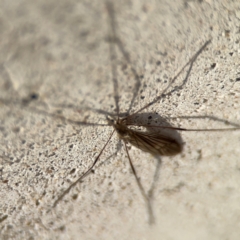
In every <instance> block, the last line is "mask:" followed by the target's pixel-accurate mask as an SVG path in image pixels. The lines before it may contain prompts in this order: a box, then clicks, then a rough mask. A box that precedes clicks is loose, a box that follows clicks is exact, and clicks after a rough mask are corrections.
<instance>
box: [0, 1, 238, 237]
mask: <svg viewBox="0 0 240 240" xmlns="http://www.w3.org/2000/svg"><path fill="white" fill-rule="evenodd" d="M115 11H116V16H117V20H118V28H116V31H117V33H118V35H119V36H120V37H121V39H122V41H123V44H124V47H125V49H126V51H127V52H128V53H129V56H130V58H131V62H132V67H133V68H134V69H136V71H137V72H138V74H139V75H142V76H143V77H142V78H141V88H140V91H139V93H138V96H137V100H136V101H135V103H134V106H133V108H132V110H137V109H139V108H140V107H141V106H144V104H146V103H148V102H149V101H151V100H152V99H153V98H154V97H155V96H156V95H157V94H160V93H161V90H162V89H163V88H164V87H165V86H166V84H167V83H168V82H169V80H170V79H171V78H173V77H174V76H175V75H176V74H177V73H178V71H179V70H180V69H181V67H182V66H183V65H184V64H185V63H187V61H188V60H189V59H190V58H191V57H192V56H193V55H194V53H196V52H197V51H198V50H199V49H200V47H201V46H202V45H203V44H204V43H205V42H206V41H207V40H209V39H212V42H211V44H209V45H208V46H207V48H206V49H205V50H204V51H203V52H202V53H201V54H200V55H199V57H198V58H197V60H196V61H195V62H194V65H193V68H192V69H191V71H190V75H189V76H188V78H187V83H186V85H185V86H184V87H183V89H181V90H180V91H176V92H175V93H174V94H172V95H171V96H170V97H168V98H164V99H163V100H161V101H159V102H158V103H157V104H155V105H153V106H151V107H150V108H149V109H148V110H147V111H146V112H149V113H150V115H151V116H152V115H154V114H153V113H158V114H159V115H161V116H165V117H177V116H204V115H205V116H206V115H214V116H216V117H218V118H222V119H225V120H228V121H232V122H236V123H240V80H239V79H240V58H239V54H240V52H239V51H240V50H239V41H240V31H239V28H240V4H239V1H237V0H236V1H217V0H216V1H214V0H213V1H153V0H152V1H131V0H129V1H127V0H126V1H124V0H123V1H117V3H116V4H115ZM108 25H109V19H108V15H107V11H106V7H105V4H104V2H102V1H76V0H70V1H69V0H66V1H64V0H61V1H56V0H46V1H45V0H35V1H29V0H25V1H24V0H21V1H3V0H1V1H0V32H1V40H0V97H1V102H0V116H1V117H0V119H1V121H0V159H1V162H0V164H1V167H0V170H1V182H0V219H1V222H0V235H1V237H0V238H1V239H184V240H187V239H191V240H192V239H196V240H198V239H211V240H214V239H217V240H220V239H231V240H233V239H239V236H240V221H239V219H240V172H239V169H240V162H239V156H240V131H232V132H214V133H211V132H184V133H181V135H182V138H183V141H184V142H185V145H184V151H183V152H182V153H181V154H179V155H177V156H174V157H163V158H162V165H161V168H160V170H159V172H158V180H157V182H155V188H154V191H153V194H154V198H153V201H152V207H153V211H154V216H155V219H156V223H155V225H153V226H150V225H149V224H148V211H147V208H146V205H145V203H144V200H143V198H142V196H141V194H140V192H139V189H138V187H137V185H136V182H135V179H134V177H133V175H132V173H131V171H130V167H129V164H128V160H127V156H126V152H125V150H124V148H123V147H122V146H121V145H120V144H117V143H118V141H117V137H116V136H115V137H114V138H113V139H112V140H111V142H110V144H109V146H108V147H107V148H106V150H105V151H104V153H103V154H102V156H101V161H100V162H99V165H100V166H99V167H98V168H97V169H96V170H95V173H94V174H91V175H90V176H88V178H86V179H85V180H84V182H82V183H81V184H78V185H77V186H76V187H75V188H74V189H73V190H72V191H71V192H70V193H69V194H68V195H67V196H65V198H64V199H63V200H62V201H61V202H60V203H59V205H58V206H57V207H56V208H55V209H52V205H53V202H54V200H55V199H56V198H57V196H59V194H60V193H61V192H62V191H63V190H64V189H66V188H67V187H68V186H69V184H70V183H71V182H72V181H74V180H75V179H77V177H78V176H80V175H81V174H82V173H83V172H84V171H86V169H87V168H88V167H89V166H90V165H91V163H92V162H93V160H94V158H95V157H96V156H97V154H98V153H99V151H100V150H101V148H102V146H103V144H104V143H105V141H106V140H107V139H108V136H109V135H110V132H111V128H110V127H97V126H88V127H86V126H82V125H73V124H70V123H69V122H66V121H64V120H61V119H59V118H56V117H53V116H51V113H57V114H59V115H61V116H64V117H65V118H68V119H72V120H78V121H86V122H95V123H105V116H104V115H103V114H100V113H99V112H96V111H91V110H87V109H86V107H90V108H95V109H102V110H104V111H107V112H113V111H114V108H115V107H114V101H113V87H112V83H111V70H110V69H111V68H110V66H111V65H110V61H109V56H108V50H109V41H107V39H108V32H109V31H108V29H109V28H108ZM130 67H131V66H130V64H127V63H126V61H125V60H124V58H123V57H122V55H121V53H120V52H119V51H118V53H117V68H118V75H117V79H118V80H119V82H120V84H119V88H118V90H119V93H120V109H121V111H125V110H127V109H128V107H129V103H130V100H131V98H132V93H133V91H134V86H135V85H134V83H135V82H134V77H133V74H132V72H131V70H130ZM188 69H189V66H188V67H187V68H186V69H185V70H184V71H183V72H182V73H181V74H180V76H179V77H178V78H177V81H176V85H178V84H180V83H181V82H182V81H183V80H184V79H185V77H186V74H187V70H188ZM32 93H36V94H38V96H39V98H38V100H35V101H32V102H31V101H30V102H29V103H28V104H25V105H23V104H21V102H22V100H23V99H26V98H27V97H28V96H29V95H30V94H32ZM64 105H65V106H66V105H71V106H73V105H74V106H77V109H76V108H65V107H64ZM37 109H38V110H37ZM39 109H41V110H42V112H40V111H39ZM43 111H45V113H44V112H43ZM154 116H156V114H155V115H154ZM172 124H175V125H176V126H182V127H187V128H207V127H208V128H222V127H226V125H224V124H222V123H220V122H218V121H210V120H207V119H205V120H204V119H180V118H178V119H177V120H176V121H172ZM227 127H231V126H230V125H228V126H227ZM116 150H118V151H117V154H115V155H113V156H112V157H110V158H109V156H111V155H112V154H114V153H115V152H116ZM130 155H131V157H132V159H133V162H134V164H135V167H136V169H137V172H138V175H139V177H140V178H141V181H142V183H143V185H144V187H145V189H146V192H147V191H148V190H149V189H150V187H151V184H152V181H153V176H154V172H155V170H156V160H155V159H154V158H153V157H152V156H150V155H149V154H147V153H143V152H141V151H140V150H138V149H136V148H133V147H132V148H131V149H130Z"/></svg>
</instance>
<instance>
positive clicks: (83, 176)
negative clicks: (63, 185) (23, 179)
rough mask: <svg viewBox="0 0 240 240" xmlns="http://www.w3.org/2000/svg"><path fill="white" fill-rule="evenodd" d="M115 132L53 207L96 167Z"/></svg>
mask: <svg viewBox="0 0 240 240" xmlns="http://www.w3.org/2000/svg"><path fill="white" fill-rule="evenodd" d="M114 132H115V130H113V131H112V133H111V135H110V137H109V138H108V140H107V142H106V143H105V145H104V146H103V148H102V150H101V151H100V153H99V154H98V156H97V157H96V159H95V160H94V162H93V164H92V166H91V167H90V168H89V169H88V170H87V171H86V172H85V173H84V174H83V175H82V176H81V177H79V178H78V179H77V180H76V181H75V182H73V183H72V184H71V185H70V186H69V187H68V188H67V189H66V190H65V191H64V192H63V193H62V194H61V195H60V196H59V197H58V198H57V200H56V201H55V202H54V204H53V208H55V207H56V206H57V204H58V203H59V202H60V201H61V200H62V199H63V197H64V196H65V195H66V194H68V193H69V191H70V190H71V189H72V188H73V187H74V186H76V184H77V183H78V182H80V181H81V180H82V179H83V178H85V177H86V176H87V175H88V174H89V173H90V172H91V171H92V169H93V168H94V166H95V165H96V163H97V162H98V160H99V158H100V156H101V155H102V153H103V151H104V149H105V148H106V146H107V145H108V143H109V141H110V139H111V138H112V135H113V133H114Z"/></svg>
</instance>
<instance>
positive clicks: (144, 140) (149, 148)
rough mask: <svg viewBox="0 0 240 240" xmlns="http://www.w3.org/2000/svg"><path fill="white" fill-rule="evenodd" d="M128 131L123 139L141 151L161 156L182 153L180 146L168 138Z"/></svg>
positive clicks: (156, 134)
mask: <svg viewBox="0 0 240 240" xmlns="http://www.w3.org/2000/svg"><path fill="white" fill-rule="evenodd" d="M128 130H129V132H128V137H125V138H124V140H126V141H127V142H129V143H130V144H132V145H133V146H135V147H137V148H139V149H141V150H142V151H145V152H149V153H151V154H153V155H162V156H173V155H176V154H178V153H180V152H181V151H182V145H181V144H180V143H178V142H177V141H176V140H175V139H173V138H171V137H169V136H165V135H163V134H159V133H148V132H139V131H134V130H131V129H128Z"/></svg>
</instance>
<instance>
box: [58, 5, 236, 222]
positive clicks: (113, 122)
mask: <svg viewBox="0 0 240 240" xmlns="http://www.w3.org/2000/svg"><path fill="white" fill-rule="evenodd" d="M106 9H107V13H108V16H109V19H110V33H111V34H110V37H109V39H108V41H109V53H110V54H109V58H110V61H111V75H112V82H113V89H114V100H115V106H116V114H112V116H107V117H106V121H107V125H108V126H111V127H113V130H112V132H111V134H110V136H109V138H108V140H107V141H106V143H105V144H104V146H103V147H102V149H101V151H100V152H99V154H98V155H97V157H96V158H95V160H94V161H93V163H92V165H91V166H90V167H89V168H88V170H87V171H86V172H85V173H83V174H82V175H81V176H80V177H79V178H78V179H77V180H76V181H74V182H73V183H72V184H71V185H70V186H69V187H68V188H67V189H66V190H64V191H63V192H62V193H61V194H60V196H59V197H58V198H57V199H56V200H55V202H54V204H53V208H55V207H56V206H57V204H58V203H59V202H60V201H61V200H62V199H63V198H64V196H65V195H66V194H68V193H69V191H70V190H71V189H72V188H73V187H74V186H76V184H78V183H79V182H81V181H82V180H83V179H84V178H85V177H86V176H87V175H89V174H90V173H91V172H92V171H93V169H94V167H95V165H96V163H97V162H98V161H99V159H100V156H101V155H102V153H103V151H104V150H105V148H106V146H107V145H108V143H109V142H110V140H111V138H112V136H113V134H114V133H115V132H116V133H117V135H118V137H119V139H120V140H122V141H123V143H124V146H125V150H126V153H127V157H128V160H129V164H130V167H131V170H132V172H133V174H134V176H135V179H136V182H137V185H138V187H139V189H140V191H141V194H142V195H143V198H144V199H145V201H146V203H147V206H148V210H149V215H150V218H151V219H152V220H150V222H154V220H153V213H152V207H151V204H150V200H149V196H148V195H147V194H146V193H145V191H144V188H143V186H142V184H141V182H140V180H139V178H138V176H137V173H136V170H135V168H134V165H133V163H132V160H131V157H130V155H129V150H128V148H127V144H130V145H132V146H134V147H136V148H138V149H140V150H142V151H144V152H147V153H150V154H151V155H153V156H156V157H157V156H174V155H176V154H179V153H181V152H182V150H183V144H182V143H181V141H179V140H178V139H176V138H175V137H173V136H172V135H168V134H166V133H163V132H158V131H151V132H149V131H143V130H137V129H135V128H131V126H132V125H134V124H132V123H130V121H129V119H131V118H133V117H134V116H137V114H138V113H139V112H141V111H143V110H145V109H147V108H148V107H149V106H152V105H153V104H155V103H156V102H158V101H159V100H160V99H162V98H164V97H166V96H169V95H171V94H172V93H173V92H174V91H175V90H172V91H169V89H170V87H171V86H172V84H173V83H174V82H175V80H176V79H177V78H178V76H179V75H180V74H181V73H182V71H183V70H184V69H185V68H186V67H187V66H189V70H188V73H187V76H186V78H185V80H184V81H183V83H182V84H181V85H180V86H178V89H181V88H182V87H183V86H184V85H185V84H186V80H187V78H188V75H189V73H190V71H191V69H192V66H193V63H194V61H195V60H196V59H197V57H198V55H199V54H200V53H201V52H202V51H203V50H204V49H205V48H206V47H207V46H208V44H210V42H211V41H210V40H208V41H206V43H205V44H204V45H203V46H202V47H201V48H200V49H199V50H198V51H197V52H196V53H195V54H194V55H193V57H192V58H190V60H189V61H188V62H187V63H186V64H185V65H184V66H183V67H182V68H181V70H180V71H179V72H178V74H177V75H176V76H175V77H174V78H172V79H171V81H170V82H169V84H168V85H167V87H166V88H165V89H164V90H163V91H162V92H161V94H160V95H159V96H157V97H155V99H154V100H153V101H151V102H150V103H148V104H147V105H145V106H144V107H142V108H141V109H139V110H137V111H135V112H134V113H131V114H130V113H129V111H130V109H131V106H132V104H133V102H134V100H135V98H136V94H135V93H134V94H133V98H132V101H131V103H130V107H129V110H128V111H127V114H126V115H127V116H125V117H120V115H122V114H120V108H119V94H118V81H117V69H116V66H115V64H114V62H115V59H116V53H115V51H116V49H115V47H116V46H117V47H118V48H119V50H120V52H121V53H122V55H123V58H124V59H125V61H126V62H127V63H128V64H129V65H131V61H130V57H129V55H128V54H127V52H126V50H125V49H124V47H123V44H122V42H121V40H120V38H119V36H117V33H116V26H117V23H116V19H115V13H114V6H113V3H111V2H109V1H107V2H106ZM131 71H132V73H133V75H134V77H135V80H136V82H139V81H140V77H139V75H138V74H137V72H136V70H135V69H134V68H133V67H132V68H131ZM136 86H137V84H136ZM113 115H114V116H113ZM200 118H201V117H200ZM207 118H212V117H208V116H207ZM105 126H106V125H105ZM136 126H137V127H142V128H145V130H146V129H148V127H149V126H147V125H144V124H138V125H136ZM153 128H154V126H153ZM158 128H160V129H165V130H168V131H230V130H236V129H240V127H239V126H238V125H235V127H234V128H225V129H223V128H221V129H186V128H179V127H173V126H169V125H168V126H158Z"/></svg>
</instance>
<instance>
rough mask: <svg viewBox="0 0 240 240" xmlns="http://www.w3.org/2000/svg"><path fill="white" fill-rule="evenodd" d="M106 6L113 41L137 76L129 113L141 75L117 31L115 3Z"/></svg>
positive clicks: (108, 2) (139, 85) (107, 2)
mask: <svg viewBox="0 0 240 240" xmlns="http://www.w3.org/2000/svg"><path fill="white" fill-rule="evenodd" d="M106 7H107V10H108V14H109V18H110V23H111V32H112V37H113V41H114V43H116V44H117V46H118V48H119V50H120V52H121V53H122V55H123V57H124V59H125V61H126V62H127V63H128V64H129V65H130V68H131V71H132V73H133V75H134V78H135V87H134V92H133V97H132V100H131V103H130V105H129V108H128V110H127V114H128V113H129V111H130V109H131V108H132V106H133V103H134V101H135V99H136V97H137V95H138V91H139V89H140V87H141V82H140V77H139V75H138V74H137V71H136V69H135V68H134V67H133V66H132V63H131V59H130V57H129V54H128V52H127V51H126V49H125V47H124V45H123V43H122V41H121V39H120V37H119V36H118V35H117V33H116V29H117V22H116V17H115V11H114V6H113V3H112V2H110V1H106Z"/></svg>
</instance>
